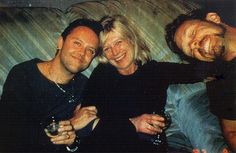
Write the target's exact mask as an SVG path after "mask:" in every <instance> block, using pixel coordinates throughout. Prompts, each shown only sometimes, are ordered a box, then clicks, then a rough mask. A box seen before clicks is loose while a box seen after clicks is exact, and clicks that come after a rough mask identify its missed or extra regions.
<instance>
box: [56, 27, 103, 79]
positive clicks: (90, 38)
mask: <svg viewBox="0 0 236 153" xmlns="http://www.w3.org/2000/svg"><path fill="white" fill-rule="evenodd" d="M98 45H99V39H98V36H97V35H96V34H95V32H94V31H92V30H91V29H89V28H88V27H84V26H80V27H77V28H75V29H73V30H72V31H71V33H70V34H69V35H68V36H67V37H66V39H65V40H63V39H62V37H61V38H60V39H59V46H61V50H60V52H59V55H58V56H59V58H60V61H61V63H62V65H63V66H64V68H65V69H66V71H68V72H70V73H72V74H75V73H77V72H79V71H82V70H84V69H86V68H87V67H88V66H89V64H90V63H91V61H92V59H93V58H94V56H95V53H96V50H97V48H98Z"/></svg>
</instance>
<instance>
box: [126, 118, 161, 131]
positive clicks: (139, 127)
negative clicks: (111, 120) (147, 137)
mask: <svg viewBox="0 0 236 153" xmlns="http://www.w3.org/2000/svg"><path fill="white" fill-rule="evenodd" d="M164 120H165V119H164V118H163V117H161V116H159V115H156V114H143V115H140V116H137V117H134V118H130V121H131V122H132V123H133V125H134V126H135V128H136V131H137V132H141V133H146V134H151V135H155V134H157V133H161V132H162V128H164V127H165V124H164Z"/></svg>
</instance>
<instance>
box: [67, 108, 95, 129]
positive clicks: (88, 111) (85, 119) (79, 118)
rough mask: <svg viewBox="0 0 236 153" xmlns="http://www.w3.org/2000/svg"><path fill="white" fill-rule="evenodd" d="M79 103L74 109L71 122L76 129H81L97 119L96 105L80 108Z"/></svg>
mask: <svg viewBox="0 0 236 153" xmlns="http://www.w3.org/2000/svg"><path fill="white" fill-rule="evenodd" d="M80 107H81V105H78V106H77V107H76V109H75V111H74V116H73V118H71V119H70V121H71V124H72V125H73V127H74V129H75V130H80V129H82V128H83V127H85V126H86V125H87V124H88V123H89V122H91V121H92V120H94V119H96V118H97V116H96V114H97V109H96V107H95V106H88V107H83V108H80Z"/></svg>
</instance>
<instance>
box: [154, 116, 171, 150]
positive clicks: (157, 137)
mask: <svg viewBox="0 0 236 153" xmlns="http://www.w3.org/2000/svg"><path fill="white" fill-rule="evenodd" d="M153 114H157V113H156V112H153ZM157 115H159V116H162V117H163V118H164V119H165V120H164V124H165V127H164V128H162V130H166V129H167V128H168V127H170V124H171V116H170V114H169V113H168V112H165V113H163V114H162V115H160V114H157ZM151 141H152V143H153V144H154V145H156V146H158V145H160V144H161V143H163V142H162V140H161V133H158V134H157V135H155V137H154V138H153V139H152V140H151Z"/></svg>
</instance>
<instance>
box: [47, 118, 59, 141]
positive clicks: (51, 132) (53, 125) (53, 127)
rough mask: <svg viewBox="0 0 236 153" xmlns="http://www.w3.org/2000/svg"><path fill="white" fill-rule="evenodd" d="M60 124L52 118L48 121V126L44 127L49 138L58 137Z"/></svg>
mask: <svg viewBox="0 0 236 153" xmlns="http://www.w3.org/2000/svg"><path fill="white" fill-rule="evenodd" d="M58 129H59V122H58V120H57V119H56V118H55V117H54V116H52V117H50V118H49V120H48V121H47V124H46V126H45V127H44V131H45V133H46V135H47V136H48V137H56V136H57V135H58Z"/></svg>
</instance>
